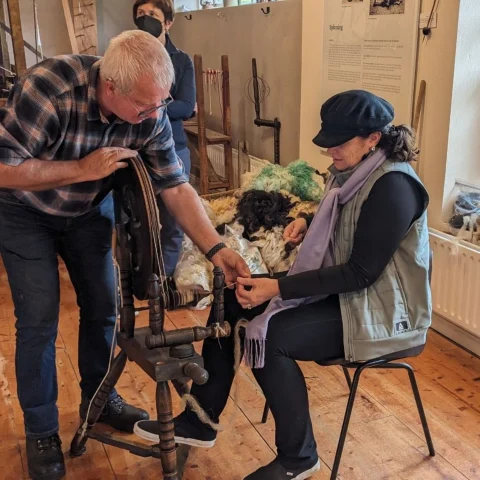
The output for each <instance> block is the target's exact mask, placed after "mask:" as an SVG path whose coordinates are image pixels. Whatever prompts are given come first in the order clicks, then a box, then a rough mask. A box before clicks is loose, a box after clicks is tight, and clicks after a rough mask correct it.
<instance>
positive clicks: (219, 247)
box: [205, 243, 227, 262]
mask: <svg viewBox="0 0 480 480" xmlns="http://www.w3.org/2000/svg"><path fill="white" fill-rule="evenodd" d="M223 248H227V246H226V245H225V244H224V243H217V244H216V245H215V246H213V247H212V248H211V249H210V250H209V251H208V252H207V254H206V255H205V256H206V257H207V259H208V260H209V261H210V262H211V261H212V258H213V257H214V256H215V255H216V254H217V253H218V252H219V251H220V250H222V249H223Z"/></svg>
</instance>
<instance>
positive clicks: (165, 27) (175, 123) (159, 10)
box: [133, 0, 196, 289]
mask: <svg viewBox="0 0 480 480" xmlns="http://www.w3.org/2000/svg"><path fill="white" fill-rule="evenodd" d="M174 18H175V11H174V5H173V1H172V0H150V1H149V0H137V1H136V2H135V3H134V5H133V20H134V22H135V25H136V26H137V27H138V28H139V29H140V30H143V31H144V32H148V33H150V34H151V35H153V36H154V37H156V38H158V40H159V41H160V43H162V45H164V46H165V48H166V50H167V52H168V54H169V55H170V58H171V60H172V63H173V68H174V69H175V81H174V83H173V85H172V89H171V91H170V96H171V97H172V99H173V101H172V102H171V103H170V104H169V105H168V107H167V115H168V118H169V119H170V124H171V126H172V132H173V140H174V142H175V151H176V152H177V155H178V156H179V157H180V159H181V161H182V162H183V166H184V168H185V174H186V175H187V177H188V176H189V175H190V168H191V162H190V151H189V149H188V147H187V136H186V134H185V130H184V128H183V121H184V120H187V119H189V118H190V117H192V115H193V112H194V109H195V94H196V92H195V75H194V70H193V63H192V60H191V58H190V57H189V56H188V55H187V54H186V53H185V52H182V51H181V50H179V49H178V48H176V47H175V45H174V44H173V42H172V40H171V39H170V35H169V30H170V28H171V26H172V25H173V21H174ZM158 208H159V210H160V222H161V224H162V231H161V234H160V241H161V246H162V252H163V258H164V263H165V273H166V275H167V277H168V280H167V281H168V285H169V287H170V288H171V289H175V286H174V284H173V279H172V277H173V274H174V272H175V267H176V266H177V262H178V259H179V256H180V252H181V249H182V241H183V230H182V229H181V227H180V226H179V224H178V223H177V222H176V220H175V218H174V217H173V216H172V215H171V213H170V212H169V211H168V208H167V207H166V206H165V203H164V202H163V200H162V199H161V198H159V201H158Z"/></svg>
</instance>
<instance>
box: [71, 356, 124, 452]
mask: <svg viewBox="0 0 480 480" xmlns="http://www.w3.org/2000/svg"><path fill="white" fill-rule="evenodd" d="M126 362H127V355H126V353H125V352H123V351H122V352H120V353H119V354H118V355H117V357H116V358H115V359H114V360H113V362H112V366H111V368H110V373H109V374H108V375H107V378H106V379H105V381H104V382H103V384H102V386H101V387H100V389H99V390H98V392H97V394H96V395H95V396H94V397H93V399H92V402H91V407H90V411H89V412H88V416H87V419H86V420H87V428H86V429H83V428H82V426H83V423H84V422H82V424H81V425H80V427H79V428H78V430H77V433H76V434H75V436H74V437H73V440H72V443H71V445H70V455H71V456H72V457H79V456H81V455H83V454H84V453H85V451H86V449H87V448H86V446H85V444H86V443H87V440H88V432H89V431H90V430H91V429H92V428H93V427H94V425H95V424H96V423H97V421H98V419H99V417H100V415H101V414H102V411H103V407H105V404H106V403H107V402H108V398H109V396H110V392H111V391H112V390H113V387H115V385H116V383H117V381H118V379H119V378H120V375H121V374H122V372H123V369H124V368H125V364H126Z"/></svg>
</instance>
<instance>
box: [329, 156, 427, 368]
mask: <svg viewBox="0 0 480 480" xmlns="http://www.w3.org/2000/svg"><path fill="white" fill-rule="evenodd" d="M392 171H397V172H403V173H405V174H407V175H409V176H410V177H412V178H414V179H415V180H416V181H417V182H418V184H419V185H420V186H421V188H422V190H423V192H424V198H425V204H424V211H423V214H422V216H421V217H420V218H419V219H418V220H417V221H416V222H414V223H413V225H412V226H411V227H410V229H409V231H408V232H407V234H406V235H405V238H404V239H403V241H402V243H401V244H400V246H399V247H398V249H397V251H396V252H395V253H394V255H393V257H392V259H391V260H390V262H389V264H388V265H387V267H386V268H385V270H384V271H383V273H382V274H381V275H380V278H378V280H377V281H376V282H375V283H374V284H373V285H371V286H370V287H368V288H365V289H363V290H360V291H356V292H350V293H342V294H340V308H341V313H342V322H343V332H344V333H343V336H344V347H345V358H346V359H347V360H348V361H363V360H371V359H373V358H377V357H380V356H383V355H387V354H390V353H394V352H399V351H402V350H407V349H409V348H413V347H418V346H420V345H423V344H425V342H426V333H427V330H428V328H429V327H430V325H431V317H432V300H431V292H430V285H429V280H428V269H429V259H430V246H429V236H428V227H427V213H426V206H427V203H428V194H427V192H426V190H425V188H424V186H423V184H422V182H421V181H420V179H419V178H418V176H417V175H416V173H415V171H414V170H413V168H412V167H411V166H410V165H409V164H408V163H403V162H401V163H399V162H392V161H389V160H387V161H386V162H385V163H384V164H383V165H382V166H381V167H380V168H379V169H377V170H376V171H375V172H374V173H373V174H372V175H371V176H370V177H369V179H368V180H367V182H366V183H365V185H364V186H363V187H362V188H361V189H360V190H359V191H358V192H357V193H356V195H355V196H354V197H353V198H352V199H351V200H350V201H349V202H348V203H347V204H346V205H344V206H343V208H342V210H341V212H340V215H339V218H338V223H337V226H336V230H335V263H336V264H337V265H339V264H343V263H346V262H347V261H348V259H349V257H350V254H351V251H352V247H353V238H354V234H355V226H356V224H357V222H358V217H359V216H360V211H361V208H362V205H363V203H364V202H365V200H366V199H367V197H368V195H369V193H370V190H371V189H372V187H373V185H374V184H375V182H376V181H377V180H378V179H379V178H380V177H381V176H383V175H385V174H386V173H388V172H392Z"/></svg>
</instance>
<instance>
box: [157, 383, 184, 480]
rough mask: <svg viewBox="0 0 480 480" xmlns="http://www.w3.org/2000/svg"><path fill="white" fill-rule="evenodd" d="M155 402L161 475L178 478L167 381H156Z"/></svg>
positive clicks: (175, 479)
mask: <svg viewBox="0 0 480 480" xmlns="http://www.w3.org/2000/svg"><path fill="white" fill-rule="evenodd" d="M156 402H157V415H158V416H157V418H158V431H159V434H160V435H159V436H160V459H161V462H162V470H163V477H164V478H165V479H169V480H179V477H178V475H177V455H176V449H175V436H174V426H173V413H172V396H171V394H170V387H169V386H168V383H167V382H159V383H157V394H156Z"/></svg>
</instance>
